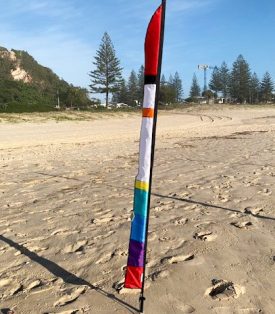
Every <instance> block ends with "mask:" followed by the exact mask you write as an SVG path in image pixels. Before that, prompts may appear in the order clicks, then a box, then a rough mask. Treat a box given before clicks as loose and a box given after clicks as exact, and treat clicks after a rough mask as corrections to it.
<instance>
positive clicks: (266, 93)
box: [261, 72, 274, 102]
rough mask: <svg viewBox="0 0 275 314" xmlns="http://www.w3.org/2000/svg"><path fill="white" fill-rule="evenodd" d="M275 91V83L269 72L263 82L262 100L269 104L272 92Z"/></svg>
mask: <svg viewBox="0 0 275 314" xmlns="http://www.w3.org/2000/svg"><path fill="white" fill-rule="evenodd" d="M273 89H274V83H273V81H272V78H271V76H270V74H269V73H268V72H266V73H265V74H264V77H263V79H262V82H261V100H262V101H264V102H268V101H270V100H271V99H272V92H273Z"/></svg>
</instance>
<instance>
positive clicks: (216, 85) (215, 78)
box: [209, 66, 222, 94]
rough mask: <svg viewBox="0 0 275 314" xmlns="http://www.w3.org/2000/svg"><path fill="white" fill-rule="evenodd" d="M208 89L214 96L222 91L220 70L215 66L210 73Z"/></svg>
mask: <svg viewBox="0 0 275 314" xmlns="http://www.w3.org/2000/svg"><path fill="white" fill-rule="evenodd" d="M209 88H210V89H212V90H213V91H214V92H215V93H216V94H218V92H220V91H221V90H222V86H221V77H220V70H219V68H218V67H217V66H216V67H214V70H213V72H212V77H211V79H210V82H209Z"/></svg>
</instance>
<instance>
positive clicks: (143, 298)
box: [139, 0, 166, 313]
mask: <svg viewBox="0 0 275 314" xmlns="http://www.w3.org/2000/svg"><path fill="white" fill-rule="evenodd" d="M165 13H166V0H162V18H161V33H160V45H159V60H158V73H157V81H156V98H155V110H154V122H153V131H152V146H151V164H150V179H149V196H148V204H147V221H146V237H145V246H144V272H143V279H142V288H141V294H140V298H139V302H140V313H144V301H145V297H144V287H145V272H146V255H147V244H148V229H149V217H150V201H151V187H152V176H153V167H154V156H155V143H156V129H157V118H158V104H159V92H160V76H161V66H162V55H163V42H164V29H165Z"/></svg>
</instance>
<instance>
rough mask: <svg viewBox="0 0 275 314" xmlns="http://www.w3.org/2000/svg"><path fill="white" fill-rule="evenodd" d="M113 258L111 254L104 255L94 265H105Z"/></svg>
mask: <svg viewBox="0 0 275 314" xmlns="http://www.w3.org/2000/svg"><path fill="white" fill-rule="evenodd" d="M113 257H114V253H112V254H106V255H102V256H101V257H100V259H99V260H97V261H96V262H95V263H96V264H97V265H98V264H105V263H108V262H109V261H110V260H111V259H112V258H113Z"/></svg>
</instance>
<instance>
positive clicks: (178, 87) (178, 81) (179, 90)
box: [173, 72, 183, 103]
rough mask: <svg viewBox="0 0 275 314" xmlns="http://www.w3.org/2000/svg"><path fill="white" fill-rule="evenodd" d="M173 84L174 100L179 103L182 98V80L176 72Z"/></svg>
mask: <svg viewBox="0 0 275 314" xmlns="http://www.w3.org/2000/svg"><path fill="white" fill-rule="evenodd" d="M173 86H174V89H175V92H176V102H177V103H179V102H181V100H182V96H183V88H182V80H181V79H180V76H179V73H178V72H176V73H175V75H174V78H173Z"/></svg>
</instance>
